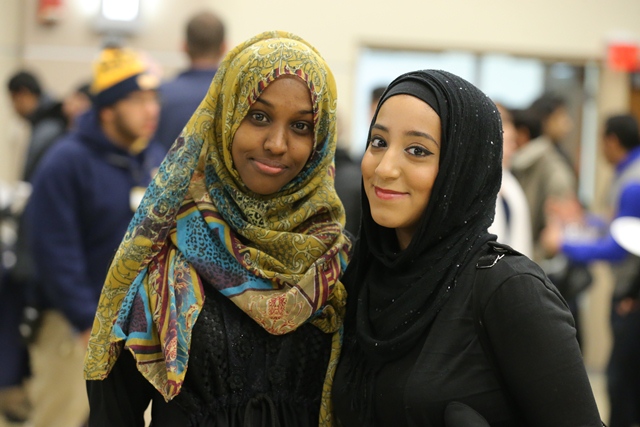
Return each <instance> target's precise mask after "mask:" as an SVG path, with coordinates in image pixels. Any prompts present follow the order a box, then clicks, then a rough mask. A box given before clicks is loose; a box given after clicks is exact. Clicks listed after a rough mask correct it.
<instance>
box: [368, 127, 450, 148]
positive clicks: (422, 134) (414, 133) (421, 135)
mask: <svg viewBox="0 0 640 427" xmlns="http://www.w3.org/2000/svg"><path fill="white" fill-rule="evenodd" d="M372 128H373V129H380V130H381V131H384V132H387V133H388V132H389V129H388V128H387V127H386V126H383V125H379V124H378V123H376V124H374V125H373V126H372ZM405 135H407V136H417V137H419V138H426V139H430V140H431V141H433V142H435V143H436V145H437V146H438V147H440V143H439V142H438V141H436V139H435V138H434V137H433V136H431V135H429V134H428V133H425V132H420V131H417V130H410V131H408V132H406V133H405Z"/></svg>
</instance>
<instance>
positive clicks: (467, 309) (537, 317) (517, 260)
mask: <svg viewBox="0 0 640 427" xmlns="http://www.w3.org/2000/svg"><path fill="white" fill-rule="evenodd" d="M503 263H504V264H503ZM501 267H502V272H503V273H504V272H506V273H507V274H504V281H503V280H501V279H500V277H498V280H499V281H500V283H497V284H496V286H495V288H496V289H495V292H493V293H492V294H489V299H488V302H487V304H486V306H485V307H484V326H485V330H486V331H487V335H488V337H489V340H490V342H491V346H492V349H493V352H494V354H495V357H496V363H497V364H498V365H499V367H500V372H501V375H502V377H503V378H504V381H505V382H506V385H505V386H503V385H502V384H504V383H503V382H501V381H500V380H499V379H498V377H497V375H496V371H495V370H494V369H493V368H492V365H491V363H490V362H489V359H488V358H487V355H486V354H485V352H484V351H483V348H482V346H481V344H480V342H479V340H478V334H477V332H476V327H475V324H474V321H475V320H476V316H475V315H474V306H473V302H472V293H471V290H472V287H473V275H471V276H470V275H469V274H470V271H469V269H475V263H472V264H470V265H469V266H467V267H465V270H466V271H465V272H463V275H462V277H463V278H469V277H471V280H462V281H459V282H458V283H457V286H456V287H455V289H454V291H453V293H452V295H451V298H450V299H449V301H448V302H447V304H446V305H445V306H444V307H443V309H442V311H441V312H440V313H439V314H438V315H437V317H436V319H435V321H434V323H433V324H432V325H431V328H430V329H429V330H428V331H427V332H426V334H425V336H424V337H423V338H422V340H421V341H419V343H418V344H417V345H416V346H415V347H414V348H413V349H412V350H411V351H410V352H409V353H408V354H406V355H403V356H401V357H399V358H398V359H396V360H394V361H393V362H391V363H388V364H386V365H384V366H383V367H382V369H381V370H380V371H379V372H378V373H377V375H375V378H374V381H373V383H374V386H373V387H374V390H369V391H368V392H372V393H373V396H374V397H373V400H374V405H375V407H374V417H375V420H376V426H393V427H405V426H407V427H408V426H416V427H417V426H420V427H444V426H445V423H444V410H445V407H446V405H447V404H448V403H449V402H452V401H458V402H462V403H464V404H466V405H468V406H470V407H471V408H473V409H474V410H475V411H477V412H478V413H480V414H481V415H482V416H483V417H484V418H486V419H487V420H488V422H489V423H490V425H491V426H492V427H515V426H523V425H526V426H529V427H549V426H553V427H560V426H565V427H578V426H601V423H600V418H599V415H598V410H597V408H596V404H595V400H594V397H593V393H592V391H591V387H590V384H589V382H588V378H587V375H586V373H585V369H584V365H583V360H582V356H581V354H580V351H579V348H578V345H577V342H576V337H575V328H574V326H573V319H572V316H571V313H570V312H569V310H568V309H567V307H566V304H565V303H564V301H563V300H562V299H561V298H560V297H559V296H558V294H557V293H556V292H554V291H552V289H551V288H550V286H552V285H551V284H550V283H549V282H548V281H544V279H543V277H544V276H543V273H542V272H541V271H540V270H539V268H538V267H537V266H536V265H535V264H533V262H531V261H530V260H528V259H527V258H526V257H524V256H513V257H512V256H509V257H506V258H505V259H504V260H503V261H501ZM498 274H502V273H498ZM476 286H481V285H478V284H476ZM476 292H477V291H476ZM350 339H352V338H350V337H346V340H350ZM348 347H349V346H348V345H345V347H344V350H343V353H344V352H346V351H348V350H347V348H348ZM505 388H508V391H507V390H505ZM353 393H354V389H353V387H352V386H351V385H350V384H349V372H347V369H345V367H344V366H343V364H342V363H341V364H340V365H339V366H338V370H337V372H336V378H335V381H334V387H333V405H334V411H335V415H336V417H337V418H338V419H339V421H340V424H339V425H341V426H343V427H355V426H362V425H363V424H362V423H361V422H360V421H359V419H358V417H357V416H356V414H355V413H354V411H353V410H352V409H351V401H352V397H353ZM514 406H517V407H518V409H517V410H514ZM516 411H518V412H519V414H517V413H516ZM522 419H524V421H523V420H522ZM367 427H369V426H367ZM447 427H449V426H447ZM456 427H459V426H456Z"/></svg>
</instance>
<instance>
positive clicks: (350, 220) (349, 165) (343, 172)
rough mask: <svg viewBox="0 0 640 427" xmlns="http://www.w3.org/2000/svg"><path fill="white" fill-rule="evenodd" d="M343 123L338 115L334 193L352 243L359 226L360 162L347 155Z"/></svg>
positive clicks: (347, 147) (347, 148) (347, 149)
mask: <svg viewBox="0 0 640 427" xmlns="http://www.w3.org/2000/svg"><path fill="white" fill-rule="evenodd" d="M343 125H344V121H343V119H342V118H341V116H340V115H338V143H337V146H336V155H335V167H336V179H335V187H336V193H338V197H339V198H340V201H341V202H342V205H343V206H344V210H345V214H346V216H347V222H346V224H345V229H346V230H347V231H348V232H349V233H350V236H349V237H351V239H352V241H355V238H356V237H355V236H356V235H357V234H358V226H359V224H360V213H361V210H360V178H361V177H362V174H361V173H360V162H358V161H356V160H354V159H353V158H352V157H351V154H349V144H347V143H346V142H345V140H344V135H345V132H344V126H343Z"/></svg>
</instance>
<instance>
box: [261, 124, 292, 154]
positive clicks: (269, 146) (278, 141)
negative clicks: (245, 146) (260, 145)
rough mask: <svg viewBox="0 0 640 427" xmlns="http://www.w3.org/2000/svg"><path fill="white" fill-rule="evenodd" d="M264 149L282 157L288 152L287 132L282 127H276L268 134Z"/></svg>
mask: <svg viewBox="0 0 640 427" xmlns="http://www.w3.org/2000/svg"><path fill="white" fill-rule="evenodd" d="M264 149H265V150H267V151H269V152H271V153H273V154H276V155H282V154H284V153H286V152H287V131H286V129H283V128H282V127H280V126H278V127H274V128H273V129H271V131H270V132H269V133H268V134H267V138H266V140H265V142H264Z"/></svg>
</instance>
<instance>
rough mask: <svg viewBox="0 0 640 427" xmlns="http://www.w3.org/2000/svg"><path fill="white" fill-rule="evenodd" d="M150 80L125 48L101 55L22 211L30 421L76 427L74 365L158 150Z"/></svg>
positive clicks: (154, 81)
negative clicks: (34, 291) (34, 300)
mask: <svg viewBox="0 0 640 427" xmlns="http://www.w3.org/2000/svg"><path fill="white" fill-rule="evenodd" d="M158 85H159V79H158V78H157V76H155V75H152V74H150V73H148V71H147V66H146V65H145V64H144V63H143V62H142V60H141V59H140V57H139V56H138V55H137V54H136V53H135V52H133V51H131V50H128V49H124V48H106V49H104V50H103V51H102V52H101V54H100V57H99V58H98V60H97V61H96V63H95V64H94V75H93V81H92V86H91V93H92V96H93V107H92V108H91V109H90V110H89V111H88V112H86V113H85V114H84V115H82V116H80V117H79V119H78V123H77V128H76V129H75V130H74V131H73V132H71V133H69V134H68V135H67V136H65V137H64V138H62V140H61V141H59V142H58V143H57V144H56V145H55V146H54V147H52V148H51V150H50V151H49V152H47V154H46V156H45V158H44V159H43V161H42V163H41V165H40V167H39V169H38V171H37V172H36V175H35V177H34V179H33V193H32V196H31V198H30V201H29V203H28V205H27V208H26V213H25V215H26V221H27V222H28V224H29V227H28V229H29V230H30V232H31V233H30V236H29V242H30V247H31V251H32V254H33V258H34V261H35V266H36V270H37V273H38V275H39V277H40V278H41V279H42V280H41V282H42V286H41V288H40V289H39V291H38V294H39V299H40V301H39V305H40V307H41V309H42V315H41V319H42V320H41V322H42V323H41V326H40V328H39V331H38V332H37V334H36V336H35V339H34V341H33V343H32V344H31V346H30V357H31V363H32V368H33V377H34V378H33V384H32V386H33V387H32V396H31V399H32V403H33V420H32V421H33V425H34V426H35V427H41V426H45V425H46V426H49V427H52V426H79V425H81V424H82V423H84V422H86V419H87V416H88V413H89V406H88V402H87V397H86V391H85V383H84V380H83V374H82V371H83V360H84V354H85V350H86V347H87V342H88V338H89V331H90V329H91V326H92V323H93V317H94V315H95V311H96V307H97V304H98V299H99V297H100V292H101V290H102V284H103V281H104V276H105V273H106V271H107V269H108V267H109V264H110V260H111V258H112V257H113V255H114V252H115V250H116V248H117V247H118V244H119V243H120V239H121V237H122V234H123V233H124V232H125V230H126V229H127V226H128V224H129V222H130V221H131V218H132V216H133V212H134V211H135V209H136V208H137V204H138V202H139V200H140V199H141V198H142V195H143V193H144V190H145V188H146V186H147V185H148V184H149V182H150V181H151V178H152V175H153V174H154V173H155V171H156V169H157V167H158V166H159V165H160V163H161V161H162V158H163V156H164V150H163V149H162V148H161V147H160V146H159V145H158V144H157V143H154V142H152V141H150V138H151V136H152V135H153V134H154V132H155V130H156V126H157V122H158V116H159V110H160V105H159V102H158V96H157V91H156V89H157V87H158Z"/></svg>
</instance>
